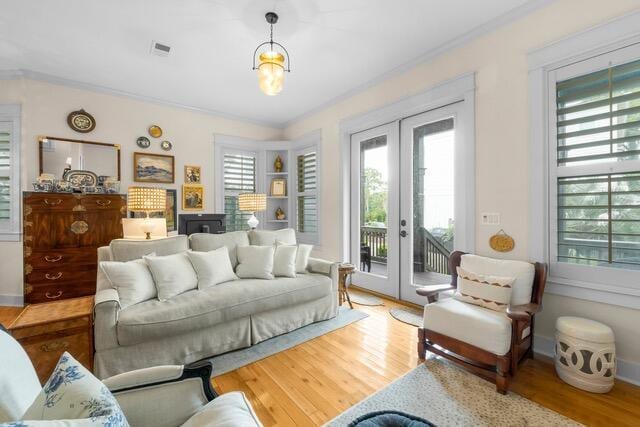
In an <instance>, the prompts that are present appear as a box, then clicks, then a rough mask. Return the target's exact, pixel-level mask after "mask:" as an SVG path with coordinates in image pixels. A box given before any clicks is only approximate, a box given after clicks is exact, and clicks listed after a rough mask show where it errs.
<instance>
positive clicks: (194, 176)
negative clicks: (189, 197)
mask: <svg viewBox="0 0 640 427" xmlns="http://www.w3.org/2000/svg"><path fill="white" fill-rule="evenodd" d="M184 182H185V184H200V166H188V165H185V167H184Z"/></svg>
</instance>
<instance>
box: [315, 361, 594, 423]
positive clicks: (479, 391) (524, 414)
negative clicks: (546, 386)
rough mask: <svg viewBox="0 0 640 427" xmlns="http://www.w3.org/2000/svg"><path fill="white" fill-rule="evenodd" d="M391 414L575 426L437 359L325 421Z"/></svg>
mask: <svg viewBox="0 0 640 427" xmlns="http://www.w3.org/2000/svg"><path fill="white" fill-rule="evenodd" d="M384 410H394V411H401V412H405V413H407V414H411V415H415V416H418V417H421V418H424V419H426V420H429V421H431V422H432V423H433V424H435V425H437V426H438V427H445V426H522V427H525V426H579V425H581V424H578V423H576V422H575V421H572V420H571V419H569V418H566V417H565V416H563V415H560V414H558V413H556V412H553V411H552V410H550V409H547V408H544V407H542V406H540V405H538V404H537V403H535V402H532V401H530V400H528V399H525V398H524V397H522V396H519V395H517V394H515V393H513V392H510V393H509V394H507V395H502V394H499V393H497V392H496V387H495V385H493V384H492V383H490V382H488V381H485V380H483V379H481V378H479V377H477V376H475V375H473V374H470V373H468V372H466V371H464V370H462V369H460V368H458V367H455V366H453V365H452V364H450V363H448V362H445V361H442V360H440V359H436V358H431V359H429V360H427V361H426V362H425V363H423V364H420V366H418V367H417V368H415V369H413V370H412V371H411V372H409V373H408V374H406V375H405V376H403V377H400V378H399V379H397V380H396V381H394V382H392V383H391V384H389V385H388V386H387V387H385V388H383V389H382V390H380V391H378V392H377V393H375V394H373V395H372V396H370V397H368V398H367V399H365V400H363V401H362V402H360V403H358V404H357V405H355V406H353V407H352V408H350V409H348V410H347V411H346V412H343V413H342V414H341V415H339V416H338V417H337V418H334V419H333V420H331V421H329V423H327V424H326V425H327V426H331V427H338V426H346V425H348V424H349V423H350V422H351V421H353V420H354V419H356V418H358V417H360V416H362V415H364V414H367V413H369V412H374V411H384Z"/></svg>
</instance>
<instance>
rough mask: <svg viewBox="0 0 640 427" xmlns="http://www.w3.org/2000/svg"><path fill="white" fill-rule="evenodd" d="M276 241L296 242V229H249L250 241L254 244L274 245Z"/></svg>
mask: <svg viewBox="0 0 640 427" xmlns="http://www.w3.org/2000/svg"><path fill="white" fill-rule="evenodd" d="M276 241H280V242H282V243H283V244H285V245H295V244H296V231H295V230H294V229H293V228H285V229H283V230H276V231H268V230H251V231H249V242H251V244H252V245H254V246H273V245H275V244H276Z"/></svg>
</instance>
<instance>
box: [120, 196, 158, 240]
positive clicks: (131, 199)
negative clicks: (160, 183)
mask: <svg viewBox="0 0 640 427" xmlns="http://www.w3.org/2000/svg"><path fill="white" fill-rule="evenodd" d="M166 205H167V190H165V189H164V188H154V187H129V190H128V191H127V209H128V210H130V211H131V212H145V213H146V217H145V219H144V220H143V221H144V222H143V224H142V231H143V232H144V233H145V234H146V236H147V237H146V238H147V239H151V231H153V228H154V224H153V222H152V221H150V218H149V213H150V212H161V211H164V210H165V208H166Z"/></svg>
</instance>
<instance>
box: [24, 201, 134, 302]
mask: <svg viewBox="0 0 640 427" xmlns="http://www.w3.org/2000/svg"><path fill="white" fill-rule="evenodd" d="M126 206H127V203H126V198H125V196H124V195H120V194H65V193H35V192H25V193H24V194H23V213H24V218H23V228H24V300H25V303H39V302H46V301H51V300H56V299H65V298H74V297H79V296H84V295H93V294H94V293H95V290H96V274H97V249H98V247H100V246H105V245H108V244H109V242H111V240H113V239H118V238H121V237H122V218H123V217H124V216H125V215H126V209H127V207H126Z"/></svg>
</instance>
